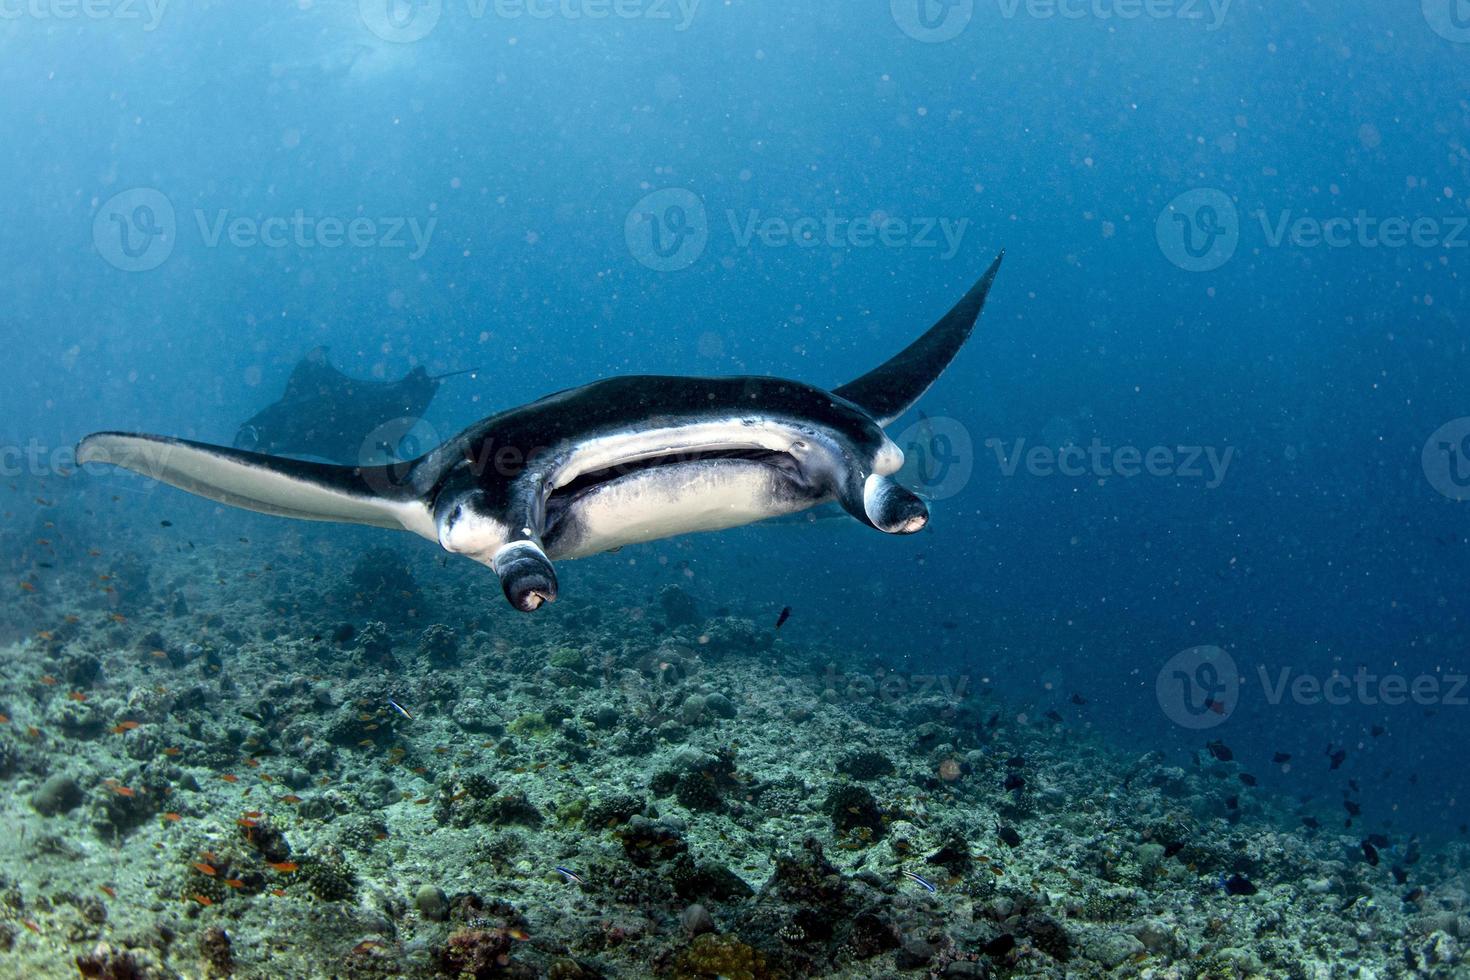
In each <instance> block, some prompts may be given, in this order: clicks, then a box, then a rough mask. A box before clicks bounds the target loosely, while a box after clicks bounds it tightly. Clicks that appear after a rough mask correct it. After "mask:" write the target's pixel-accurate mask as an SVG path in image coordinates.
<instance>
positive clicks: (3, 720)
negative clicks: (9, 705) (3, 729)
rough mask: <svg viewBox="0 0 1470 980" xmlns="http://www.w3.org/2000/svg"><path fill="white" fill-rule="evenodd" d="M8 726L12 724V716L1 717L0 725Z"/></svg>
mask: <svg viewBox="0 0 1470 980" xmlns="http://www.w3.org/2000/svg"><path fill="white" fill-rule="evenodd" d="M8 724H10V716H9V715H0V725H8Z"/></svg>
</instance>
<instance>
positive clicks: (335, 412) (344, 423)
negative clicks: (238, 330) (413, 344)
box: [235, 347, 469, 466]
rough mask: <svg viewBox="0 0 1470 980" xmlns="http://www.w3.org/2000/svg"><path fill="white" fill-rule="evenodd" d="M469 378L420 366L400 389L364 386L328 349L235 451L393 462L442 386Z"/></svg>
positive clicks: (301, 368)
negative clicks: (331, 357)
mask: <svg viewBox="0 0 1470 980" xmlns="http://www.w3.org/2000/svg"><path fill="white" fill-rule="evenodd" d="M467 373H469V372H467V371H455V372H452V373H450V374H441V375H437V376H430V374H429V372H428V371H427V370H426V369H425V368H424V367H422V366H419V367H416V368H414V369H413V370H412V371H410V372H408V374H406V375H404V376H403V377H402V378H400V379H399V380H397V381H359V380H357V379H356V378H349V377H348V376H347V375H345V374H343V373H342V372H341V371H338V370H337V369H336V368H334V367H333V366H332V364H331V362H330V361H328V360H327V349H326V348H325V347H318V348H316V349H315V350H313V351H312V352H311V353H309V354H307V355H306V356H305V357H303V358H302V359H301V361H300V362H299V363H298V364H297V365H296V367H295V369H294V370H292V372H291V377H290V378H289V379H287V381H286V392H285V394H283V395H282V396H281V398H280V400H279V401H277V402H275V403H273V404H271V405H269V406H267V407H266V408H264V409H262V410H261V411H259V412H257V413H256V414H255V415H254V416H253V417H252V418H251V419H250V420H249V421H247V422H245V423H244V424H243V425H241V426H240V431H239V432H238V433H236V434H235V448H236V449H248V450H250V451H252V452H258V453H277V454H280V453H284V454H286V455H294V456H319V457H321V458H322V459H330V460H332V461H334V462H338V463H346V464H348V465H354V466H355V465H358V464H361V463H366V462H382V461H385V460H389V459H395V458H397V457H398V455H399V453H398V448H399V442H400V441H401V440H402V439H403V437H404V436H406V435H407V434H408V433H409V432H410V430H412V429H413V427H414V425H415V424H417V423H418V421H419V419H420V418H422V416H423V414H424V411H425V410H426V409H428V407H429V402H431V401H433V400H434V395H435V394H436V393H437V392H438V391H439V384H440V383H441V382H442V381H443V380H444V379H445V378H449V377H453V376H454V375H455V374H467Z"/></svg>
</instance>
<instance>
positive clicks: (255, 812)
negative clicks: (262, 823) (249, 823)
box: [242, 810, 265, 820]
mask: <svg viewBox="0 0 1470 980" xmlns="http://www.w3.org/2000/svg"><path fill="white" fill-rule="evenodd" d="M242 816H246V817H249V818H250V819H251V820H256V819H258V818H260V817H263V816H265V814H263V813H261V812H260V811H259V810H246V811H245V812H244V814H242Z"/></svg>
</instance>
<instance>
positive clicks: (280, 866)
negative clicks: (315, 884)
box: [270, 861, 300, 875]
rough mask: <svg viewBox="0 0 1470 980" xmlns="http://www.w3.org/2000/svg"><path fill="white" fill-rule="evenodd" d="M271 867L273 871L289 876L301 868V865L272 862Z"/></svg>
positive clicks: (288, 862) (287, 862) (291, 862)
mask: <svg viewBox="0 0 1470 980" xmlns="http://www.w3.org/2000/svg"><path fill="white" fill-rule="evenodd" d="M270 867H271V870H273V871H279V872H280V873H281V874H283V875H288V874H290V873H291V872H293V871H295V870H296V869H297V868H299V867H300V865H299V864H297V863H296V862H295V861H272V862H270Z"/></svg>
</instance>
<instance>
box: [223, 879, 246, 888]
mask: <svg viewBox="0 0 1470 980" xmlns="http://www.w3.org/2000/svg"><path fill="white" fill-rule="evenodd" d="M225 884H227V885H229V886H230V887H231V888H244V887H245V882H243V881H241V880H240V879H239V878H226V879H225Z"/></svg>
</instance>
